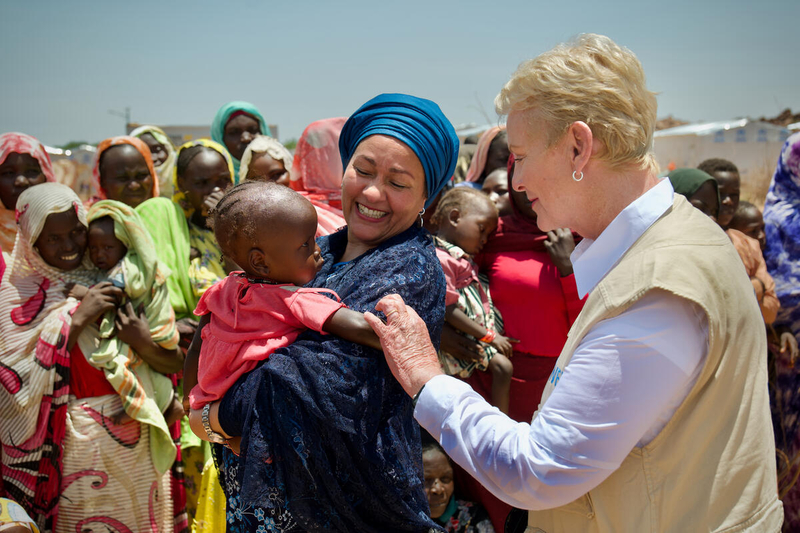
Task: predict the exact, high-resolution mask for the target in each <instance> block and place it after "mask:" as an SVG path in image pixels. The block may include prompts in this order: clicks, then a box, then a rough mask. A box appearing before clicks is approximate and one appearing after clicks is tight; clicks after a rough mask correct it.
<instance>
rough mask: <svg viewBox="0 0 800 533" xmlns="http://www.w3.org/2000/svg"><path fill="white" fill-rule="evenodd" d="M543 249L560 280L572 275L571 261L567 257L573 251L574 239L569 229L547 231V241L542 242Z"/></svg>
mask: <svg viewBox="0 0 800 533" xmlns="http://www.w3.org/2000/svg"><path fill="white" fill-rule="evenodd" d="M544 248H545V250H547V253H548V254H549V255H550V259H552V261H553V263H554V264H555V265H556V268H557V269H558V273H559V274H561V277H562V278H564V277H566V276H569V275H570V274H572V261H570V258H569V256H570V254H571V253H572V251H573V250H574V249H575V237H573V236H572V231H570V230H569V228H559V229H557V230H555V231H548V232H547V240H546V241H544Z"/></svg>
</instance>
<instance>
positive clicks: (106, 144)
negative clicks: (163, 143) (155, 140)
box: [91, 135, 159, 203]
mask: <svg viewBox="0 0 800 533" xmlns="http://www.w3.org/2000/svg"><path fill="white" fill-rule="evenodd" d="M120 144H130V145H131V146H133V147H134V148H136V150H137V151H138V152H139V153H140V154H142V157H144V161H145V163H147V170H149V171H150V176H151V177H152V178H153V190H152V193H151V196H150V197H151V198H157V197H158V193H159V191H158V174H156V169H155V167H153V158H152V156H151V155H150V148H148V147H147V145H146V144H145V143H144V141H142V140H140V139H137V138H136V137H129V136H127V135H120V136H118V137H111V138H110V139H106V140H104V141H103V142H101V143H100V144H98V145H97V155H96V156H95V160H94V168H93V169H92V184H93V185H94V190H95V191H96V192H97V197H96V198H94V201H97V200H106V199H107V198H108V196H107V195H106V191H105V190H104V189H103V187H101V186H100V158H101V157H102V156H103V152H105V151H106V150H108V149H109V148H111V147H112V146H117V145H120ZM91 203H94V202H91Z"/></svg>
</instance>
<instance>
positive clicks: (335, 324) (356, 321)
mask: <svg viewBox="0 0 800 533" xmlns="http://www.w3.org/2000/svg"><path fill="white" fill-rule="evenodd" d="M322 329H323V330H325V331H326V332H327V333H331V334H332V335H336V336H337V337H341V338H343V339H345V340H348V341H350V342H357V343H358V344H363V345H364V346H369V347H370V348H375V349H376V350H380V349H381V341H380V340H379V339H378V336H377V335H376V334H375V332H374V331H373V330H372V327H370V325H369V324H367V321H366V320H365V319H364V314H363V313H359V312H357V311H353V310H352V309H347V308H346V307H342V308H341V309H339V310H338V311H336V312H335V313H333V314H332V315H331V316H330V317H329V318H328V320H326V321H325V324H324V325H323V326H322Z"/></svg>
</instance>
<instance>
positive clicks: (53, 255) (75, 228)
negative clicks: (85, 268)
mask: <svg viewBox="0 0 800 533" xmlns="http://www.w3.org/2000/svg"><path fill="white" fill-rule="evenodd" d="M34 247H35V248H36V249H37V250H38V251H39V255H40V256H41V258H42V259H43V260H44V262H45V263H47V264H48V265H50V266H51V267H54V268H57V269H59V270H65V271H69V270H75V269H76V268H78V267H79V266H80V265H81V261H82V260H83V254H84V253H85V252H86V226H84V225H83V224H81V221H80V220H79V219H78V214H77V213H76V212H75V210H74V209H70V210H68V211H64V212H62V213H53V214H51V215H47V219H46V220H45V223H44V226H43V227H42V232H41V233H40V234H39V237H38V238H37V239H36V242H35V243H34Z"/></svg>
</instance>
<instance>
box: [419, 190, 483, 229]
mask: <svg viewBox="0 0 800 533" xmlns="http://www.w3.org/2000/svg"><path fill="white" fill-rule="evenodd" d="M480 202H482V203H484V204H485V205H486V206H487V207H489V209H491V210H492V211H494V212H495V213H497V206H496V205H494V202H493V201H492V199H491V198H489V195H488V194H486V193H485V192H483V191H479V190H478V189H473V188H472V187H454V188H453V189H450V190H449V191H447V192H446V193H444V195H443V196H442V199H441V200H439V205H437V206H436V211H434V212H433V216H432V217H431V222H432V223H433V224H437V225H438V224H441V223H442V221H443V220H444V219H445V218H446V217H448V216H449V215H450V211H452V210H453V209H458V210H459V211H460V212H461V214H462V215H463V214H465V213H467V212H468V211H469V209H470V207H472V206H474V205H476V204H478V203H480Z"/></svg>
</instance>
